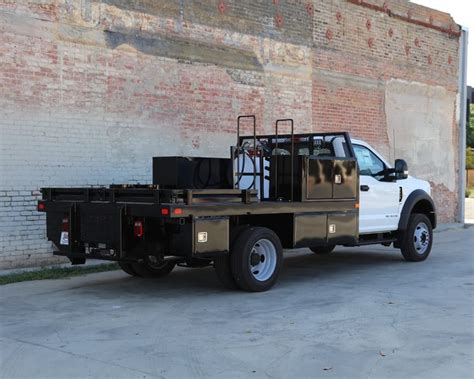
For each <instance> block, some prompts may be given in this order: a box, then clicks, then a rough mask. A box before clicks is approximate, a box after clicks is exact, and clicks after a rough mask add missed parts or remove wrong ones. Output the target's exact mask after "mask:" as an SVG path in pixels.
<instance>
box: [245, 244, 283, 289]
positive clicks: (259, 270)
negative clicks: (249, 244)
mask: <svg viewBox="0 0 474 379" xmlns="http://www.w3.org/2000/svg"><path fill="white" fill-rule="evenodd" d="M276 262H277V251H276V248H275V246H274V245H273V243H272V242H271V241H270V240H267V239H261V240H259V241H257V242H256V243H255V245H254V246H253V248H252V253H251V254H250V257H249V266H250V272H251V273H252V275H253V276H254V278H255V279H257V280H259V281H265V280H268V279H269V278H270V277H271V276H272V275H273V273H274V271H275V269H276Z"/></svg>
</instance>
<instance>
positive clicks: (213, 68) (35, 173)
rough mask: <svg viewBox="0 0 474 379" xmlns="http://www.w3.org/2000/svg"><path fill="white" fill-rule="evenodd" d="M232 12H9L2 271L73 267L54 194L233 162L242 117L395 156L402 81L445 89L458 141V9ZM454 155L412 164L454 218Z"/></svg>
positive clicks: (176, 0)
mask: <svg viewBox="0 0 474 379" xmlns="http://www.w3.org/2000/svg"><path fill="white" fill-rule="evenodd" d="M218 3H219V2H218V1H217V0H211V1H207V0H206V1H204V0H199V1H192V2H188V1H180V0H153V1H152V0H129V1H128V0H127V1H125V0H97V1H88V0H87V1H66V0H56V1H47V0H44V1H7V2H5V1H3V2H0V24H1V25H2V38H0V91H1V93H2V96H0V135H1V139H0V152H1V153H0V172H1V178H0V212H1V215H0V217H1V218H0V240H1V241H2V245H1V252H0V267H12V266H24V265H34V264H43V263H46V262H57V261H59V260H60V259H58V258H57V257H52V256H51V255H50V252H51V244H50V243H49V242H47V241H45V238H44V236H45V217H44V215H38V214H36V211H35V207H36V202H37V200H39V199H40V197H41V194H40V192H39V189H40V188H41V187H46V186H90V185H94V186H100V185H108V184H110V183H147V182H150V180H151V157H152V156H156V155H159V154H163V155H179V154H190V155H199V154H202V155H207V156H209V155H213V156H227V154H228V146H229V145H230V144H232V143H233V142H234V141H235V120H236V117H237V115H239V114H244V113H245V114H247V113H254V114H256V116H257V120H258V128H259V131H261V132H269V131H271V130H272V129H273V125H274V121H275V119H276V118H280V117H292V118H294V119H295V126H296V131H297V132H303V131H310V130H315V131H335V130H338V131H339V130H348V131H350V132H351V134H352V135H354V136H355V137H358V138H362V139H365V140H368V141H369V142H370V143H371V144H373V145H374V146H375V147H376V148H377V149H379V150H380V151H381V152H383V153H384V154H386V155H387V156H390V157H391V158H393V157H392V155H393V154H397V149H399V146H395V145H394V142H393V141H392V137H391V136H390V135H389V131H390V130H393V128H401V127H403V125H398V124H397V125H395V124H394V122H393V121H390V118H389V117H388V116H389V115H388V114H387V93H388V92H387V91H389V86H388V85H387V83H389V82H390V81H391V80H398V81H404V82H406V83H418V84H420V85H423V86H426V88H428V90H427V93H429V91H430V90H431V89H433V88H443V90H445V92H446V95H445V96H446V98H447V99H448V100H447V101H448V102H450V104H452V105H453V106H452V108H453V109H452V110H451V111H450V112H452V117H451V118H450V122H448V123H445V124H442V123H434V122H432V121H430V120H425V121H423V122H424V123H425V124H426V125H424V126H428V127H431V126H432V128H433V135H441V134H440V131H441V128H448V129H449V130H451V131H452V133H450V136H451V137H452V138H451V140H450V141H451V143H452V142H455V141H457V129H456V121H455V120H456V117H455V115H456V108H455V104H456V101H457V100H456V95H457V91H458V88H457V86H458V81H457V76H458V49H459V37H458V27H457V26H456V25H455V23H454V21H453V20H452V18H451V17H450V16H449V15H447V14H445V13H441V12H438V11H435V10H430V9H428V8H425V7H421V6H418V5H415V4H412V3H410V2H409V1H407V0H391V1H388V2H385V7H384V4H383V2H382V1H379V0H364V1H359V0H321V1H316V0H313V1H311V0H308V1H305V0H293V1H289V0H287V1H285V0H280V1H271V0H268V1H266V0H265V1H250V0H225V1H224V3H225V7H224V9H219V7H218ZM407 86H408V84H407ZM415 100H417V101H423V100H424V98H423V97H419V98H417V99H415ZM426 100H427V101H428V100H430V98H429V95H428V97H427V98H426ZM448 117H450V116H449V115H448ZM440 125H443V126H442V127H441V126H440ZM396 130H397V129H396ZM420 130H421V128H420ZM420 138H421V137H420ZM449 148H450V149H453V150H454V158H453V159H452V160H451V161H449V167H447V169H449V170H450V171H451V172H453V173H454V174H453V175H454V181H452V180H451V181H447V180H446V179H444V178H441V177H432V176H430V175H428V174H427V175H425V174H424V173H423V170H422V168H423V167H431V166H436V163H439V161H441V160H443V159H444V158H443V157H442V156H439V157H434V158H433V160H434V161H416V160H413V161H409V165H410V168H413V169H414V170H415V172H417V170H418V171H419V172H421V174H420V176H421V177H424V178H426V179H429V180H431V182H432V186H433V191H434V197H435V201H436V204H437V205H438V209H439V216H440V221H452V220H454V217H455V212H456V208H457V202H458V200H459V199H458V198H457V188H456V186H457V183H458V180H457V178H458V172H457V170H456V168H455V167H456V164H457V151H456V146H455V144H453V146H449ZM453 182H454V184H453ZM20 231H21V232H22V233H23V234H20ZM25 231H26V233H24V232H25ZM22 236H23V237H22ZM12 253H18V254H19V255H15V258H11V255H10V254H12Z"/></svg>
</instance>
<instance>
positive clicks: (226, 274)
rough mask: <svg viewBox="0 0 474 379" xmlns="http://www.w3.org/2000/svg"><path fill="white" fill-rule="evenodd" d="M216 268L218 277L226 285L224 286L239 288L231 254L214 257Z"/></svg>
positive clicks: (233, 288) (232, 288)
mask: <svg viewBox="0 0 474 379" xmlns="http://www.w3.org/2000/svg"><path fill="white" fill-rule="evenodd" d="M214 269H215V270H216V275H217V278H218V279H219V281H220V282H221V283H222V284H223V285H224V287H226V288H228V289H231V290H235V289H237V288H239V287H238V286H237V283H235V280H234V277H233V276H232V271H231V269H230V259H229V254H226V255H222V256H218V257H216V258H215V259H214Z"/></svg>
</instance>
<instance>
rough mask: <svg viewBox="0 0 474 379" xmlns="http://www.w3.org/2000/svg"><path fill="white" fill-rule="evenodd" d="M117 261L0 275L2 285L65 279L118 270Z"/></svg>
mask: <svg viewBox="0 0 474 379" xmlns="http://www.w3.org/2000/svg"><path fill="white" fill-rule="evenodd" d="M118 269H119V266H118V265H117V263H110V264H103V265H96V266H86V267H53V268H43V269H41V270H37V271H27V272H19V273H13V274H8V275H3V276H0V285H3V284H10V283H18V282H26V281H30V280H46V279H64V278H70V277H72V276H79V275H85V274H93V273H96V272H104V271H114V270H118Z"/></svg>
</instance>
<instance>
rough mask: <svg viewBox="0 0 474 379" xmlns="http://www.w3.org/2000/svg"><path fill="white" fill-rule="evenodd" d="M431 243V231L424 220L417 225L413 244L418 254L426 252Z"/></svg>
mask: <svg viewBox="0 0 474 379" xmlns="http://www.w3.org/2000/svg"><path fill="white" fill-rule="evenodd" d="M429 244H430V231H429V229H428V226H427V225H426V224H425V223H424V222H420V223H419V224H418V225H417V226H416V227H415V232H414V234H413V245H414V247H415V250H416V252H417V253H418V254H424V253H425V252H426V250H427V249H428V246H429Z"/></svg>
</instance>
